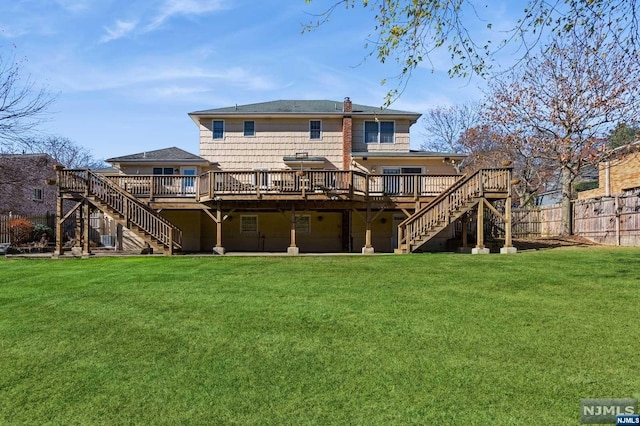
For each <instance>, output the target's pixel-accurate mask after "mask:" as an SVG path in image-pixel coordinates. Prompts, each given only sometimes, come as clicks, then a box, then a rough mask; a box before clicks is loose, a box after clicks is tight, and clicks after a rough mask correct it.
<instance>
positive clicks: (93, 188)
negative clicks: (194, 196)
mask: <svg viewBox="0 0 640 426" xmlns="http://www.w3.org/2000/svg"><path fill="white" fill-rule="evenodd" d="M59 172H60V175H61V177H62V175H72V176H74V177H79V178H80V182H81V183H82V184H84V185H83V187H80V188H78V187H74V189H76V190H78V189H81V190H82V191H84V192H86V195H93V196H95V197H97V198H99V199H100V200H101V201H103V202H104V203H106V204H107V205H108V206H109V207H110V208H112V209H113V210H115V211H116V212H118V213H119V214H121V215H122V216H123V217H124V218H125V220H126V221H128V222H130V223H132V224H134V225H135V226H137V227H138V228H140V229H141V230H143V231H144V232H146V233H148V234H149V235H151V236H153V237H154V238H155V239H156V240H158V241H159V242H160V243H162V244H164V245H165V246H167V247H173V246H177V247H182V231H181V230H180V228H178V227H177V226H175V225H174V224H172V223H171V222H170V221H169V220H167V219H166V218H164V217H163V216H161V215H160V214H159V213H157V212H156V211H155V210H153V209H152V208H151V207H149V206H147V205H146V204H144V203H143V202H142V201H140V200H138V199H137V198H136V197H135V196H134V195H132V194H131V193H129V192H128V191H127V190H125V189H124V188H121V187H120V186H118V185H116V184H115V183H114V182H111V181H110V180H109V179H107V178H105V177H104V176H101V175H99V174H96V173H93V172H92V171H91V170H88V169H63V170H60V171H59ZM65 172H66V173H65ZM83 174H84V175H86V177H83V176H82V175H83ZM59 181H60V182H61V186H62V179H59ZM76 183H77V181H76ZM96 184H97V185H96ZM98 187H103V188H106V189H107V191H99V190H97V188H98ZM108 191H111V192H112V193H113V192H115V193H116V194H118V195H119V197H116V198H114V197H113V196H110V195H109V193H108ZM124 199H126V200H127V201H126V202H124V201H123V200H124ZM157 224H160V225H161V226H160V228H162V230H163V231H164V232H160V233H158V232H154V231H155V230H157V228H158V226H154V225H157Z"/></svg>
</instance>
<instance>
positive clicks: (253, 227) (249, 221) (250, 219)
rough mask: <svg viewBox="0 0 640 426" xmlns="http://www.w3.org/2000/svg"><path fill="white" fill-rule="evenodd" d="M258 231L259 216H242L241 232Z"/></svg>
mask: <svg viewBox="0 0 640 426" xmlns="http://www.w3.org/2000/svg"><path fill="white" fill-rule="evenodd" d="M257 232H258V216H253V215H252V216H240V233H242V234H255V233H257Z"/></svg>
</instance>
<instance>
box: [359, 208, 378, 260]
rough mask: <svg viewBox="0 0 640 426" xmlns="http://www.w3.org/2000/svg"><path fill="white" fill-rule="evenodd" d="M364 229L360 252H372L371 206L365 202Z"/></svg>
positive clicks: (373, 251)
mask: <svg viewBox="0 0 640 426" xmlns="http://www.w3.org/2000/svg"><path fill="white" fill-rule="evenodd" d="M365 222H366V230H365V233H364V247H362V254H373V253H375V250H374V249H373V247H372V246H371V206H370V205H369V204H367V218H366V221H365Z"/></svg>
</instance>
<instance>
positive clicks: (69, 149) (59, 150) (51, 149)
mask: <svg viewBox="0 0 640 426" xmlns="http://www.w3.org/2000/svg"><path fill="white" fill-rule="evenodd" d="M29 147H30V150H31V151H32V152H34V153H44V154H49V155H50V156H51V157H53V158H54V159H55V160H56V161H57V162H58V163H59V164H61V165H63V166H65V167H67V168H71V169H79V168H82V169H84V168H87V169H96V168H101V167H104V166H105V163H104V162H103V161H101V160H97V159H96V158H95V157H94V156H93V154H91V151H89V150H88V149H87V148H85V147H84V146H81V145H78V144H76V143H75V142H73V141H72V140H70V139H68V138H64V137H60V136H49V137H46V138H42V139H34V140H31V141H30V142H29Z"/></svg>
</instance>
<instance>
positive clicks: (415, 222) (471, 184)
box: [398, 168, 511, 247]
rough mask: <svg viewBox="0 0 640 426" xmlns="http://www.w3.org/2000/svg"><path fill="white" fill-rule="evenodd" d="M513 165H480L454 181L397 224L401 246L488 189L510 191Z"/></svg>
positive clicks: (446, 219)
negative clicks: (511, 167)
mask: <svg viewBox="0 0 640 426" xmlns="http://www.w3.org/2000/svg"><path fill="white" fill-rule="evenodd" d="M510 180H511V169H510V168H500V169H480V170H478V171H476V172H475V173H474V174H472V175H470V176H467V177H463V178H460V179H459V180H458V181H457V182H456V183H455V184H454V185H452V186H450V187H449V188H448V189H446V190H445V191H441V192H440V193H439V195H438V196H437V197H436V198H435V199H433V200H432V201H431V202H429V203H428V204H427V205H426V206H424V207H423V208H421V209H420V210H418V211H417V212H415V213H414V214H413V215H411V216H410V217H408V218H407V219H405V220H404V221H403V222H401V223H400V224H399V225H398V247H402V246H403V245H409V244H413V243H414V242H415V241H418V240H420V239H421V238H423V237H424V236H425V235H426V234H428V233H429V232H430V231H431V230H433V229H435V228H437V227H438V226H439V225H440V224H443V223H446V222H447V221H448V220H449V217H450V216H451V215H452V214H453V213H454V212H456V211H460V210H461V209H462V208H463V206H464V205H465V204H466V203H469V202H471V201H473V200H474V199H477V198H478V197H482V196H483V195H484V194H486V193H491V192H493V193H497V192H508V191H509V182H510Z"/></svg>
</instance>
